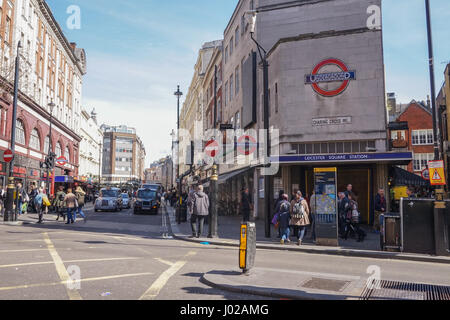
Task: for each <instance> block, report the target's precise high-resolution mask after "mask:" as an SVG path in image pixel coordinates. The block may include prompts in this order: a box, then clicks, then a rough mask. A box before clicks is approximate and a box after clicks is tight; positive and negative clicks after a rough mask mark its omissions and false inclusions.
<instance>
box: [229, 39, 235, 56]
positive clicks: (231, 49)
mask: <svg viewBox="0 0 450 320" xmlns="http://www.w3.org/2000/svg"><path fill="white" fill-rule="evenodd" d="M233 49H234V39H233V37H231V40H230V57H231V56H232V55H233Z"/></svg>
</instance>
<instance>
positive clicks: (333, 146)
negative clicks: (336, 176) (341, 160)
mask: <svg viewBox="0 0 450 320" xmlns="http://www.w3.org/2000/svg"><path fill="white" fill-rule="evenodd" d="M328 151H329V152H330V153H336V143H332V142H331V143H329V144H328Z"/></svg>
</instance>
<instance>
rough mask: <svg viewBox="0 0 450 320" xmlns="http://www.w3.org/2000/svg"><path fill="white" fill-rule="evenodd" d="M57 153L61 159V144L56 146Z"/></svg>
mask: <svg viewBox="0 0 450 320" xmlns="http://www.w3.org/2000/svg"><path fill="white" fill-rule="evenodd" d="M55 153H56V157H57V158H59V157H61V155H62V148H61V143H59V142H58V143H57V144H56V148H55Z"/></svg>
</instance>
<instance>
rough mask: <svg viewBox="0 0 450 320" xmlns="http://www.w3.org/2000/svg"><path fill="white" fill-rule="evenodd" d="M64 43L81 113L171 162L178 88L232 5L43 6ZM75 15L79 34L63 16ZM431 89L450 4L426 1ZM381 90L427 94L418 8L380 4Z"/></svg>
mask: <svg viewBox="0 0 450 320" xmlns="http://www.w3.org/2000/svg"><path fill="white" fill-rule="evenodd" d="M47 2H48V4H49V5H50V7H51V8H52V11H53V13H54V15H55V17H56V19H57V20H58V22H59V24H60V25H61V27H62V29H63V31H64V32H65V34H66V37H67V38H68V40H69V41H73V42H77V44H78V46H80V47H83V48H84V49H85V50H86V53H87V61H88V73H87V75H86V76H85V78H84V85H83V105H84V106H85V107H86V108H87V109H88V110H91V109H92V108H94V107H95V108H96V110H97V112H98V113H99V121H100V122H102V123H103V122H104V123H108V124H111V125H119V124H127V125H129V126H133V127H136V129H137V131H138V135H140V136H141V138H142V140H143V141H144V143H145V148H146V151H147V163H146V164H147V165H149V164H150V162H152V161H154V160H156V159H159V158H161V157H163V156H165V155H167V154H170V147H171V137H170V135H169V134H170V132H171V130H172V129H173V128H175V127H176V98H175V97H174V96H173V92H174V91H175V90H176V85H177V84H180V85H181V88H182V91H183V92H184V93H186V91H187V88H188V86H189V83H190V81H191V79H192V75H193V70H194V64H195V62H196V58H197V53H198V49H199V48H200V47H201V45H202V44H203V43H204V42H207V41H211V40H217V39H220V38H222V36H223V30H224V28H225V27H226V25H227V23H228V21H229V18H230V16H231V14H232V13H233V10H234V8H235V6H236V4H237V2H238V1H237V0H189V1H187V0H166V1H162V0H94V1H93V0H47ZM70 5H78V6H79V7H80V8H81V29H79V30H69V29H68V28H67V26H66V20H67V19H68V17H69V14H67V12H66V10H67V8H68V7H69V6H70ZM431 6H432V8H431V9H432V15H433V41H434V51H435V63H436V65H435V72H436V87H437V90H439V89H440V87H441V85H442V83H443V79H444V78H443V71H444V70H443V69H444V67H445V65H444V64H443V62H444V61H449V60H450V41H449V40H448V39H449V34H450V26H449V24H448V22H449V21H450V1H449V0H431ZM383 29H384V53H385V68H386V90H387V91H388V92H396V94H397V97H398V100H399V102H402V103H407V102H409V101H410V100H412V99H416V100H426V97H427V95H428V94H429V92H430V89H429V88H430V86H429V75H428V51H427V42H426V41H427V35H426V23H425V9H424V0H383Z"/></svg>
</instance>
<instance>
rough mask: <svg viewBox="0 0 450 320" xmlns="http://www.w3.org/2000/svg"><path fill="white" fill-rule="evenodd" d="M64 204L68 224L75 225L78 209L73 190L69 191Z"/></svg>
mask: <svg viewBox="0 0 450 320" xmlns="http://www.w3.org/2000/svg"><path fill="white" fill-rule="evenodd" d="M64 204H65V207H66V208H67V223H66V224H71V223H72V224H73V223H75V220H74V216H75V212H76V210H77V207H78V203H77V197H76V196H75V194H73V193H72V188H69V189H67V194H66V197H65V198H64Z"/></svg>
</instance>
